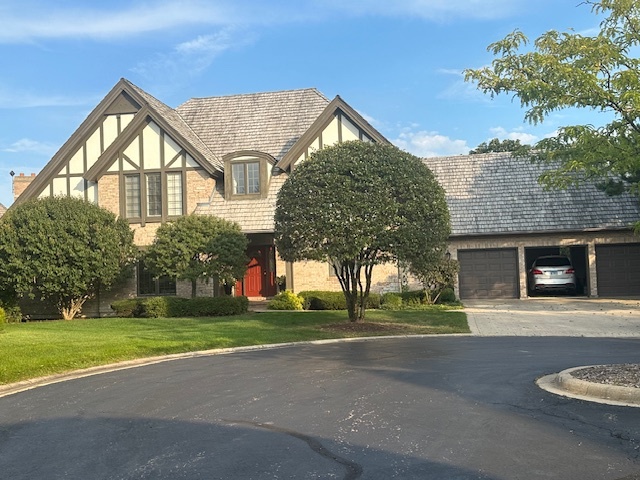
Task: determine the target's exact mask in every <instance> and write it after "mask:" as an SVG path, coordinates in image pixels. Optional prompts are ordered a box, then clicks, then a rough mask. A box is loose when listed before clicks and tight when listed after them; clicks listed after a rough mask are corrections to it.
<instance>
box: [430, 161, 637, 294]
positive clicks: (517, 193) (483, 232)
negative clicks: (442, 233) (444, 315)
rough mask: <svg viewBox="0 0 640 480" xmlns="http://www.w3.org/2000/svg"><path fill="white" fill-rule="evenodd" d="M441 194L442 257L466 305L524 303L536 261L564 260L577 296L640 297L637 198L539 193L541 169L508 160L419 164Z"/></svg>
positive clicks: (590, 191) (591, 191)
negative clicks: (444, 208) (452, 264)
mask: <svg viewBox="0 0 640 480" xmlns="http://www.w3.org/2000/svg"><path fill="white" fill-rule="evenodd" d="M424 162H425V163H426V165H427V166H428V167H429V168H430V169H431V170H432V171H433V172H434V174H435V175H436V176H437V178H438V181H439V182H440V184H441V185H442V186H443V188H444V189H445V192H446V198H447V204H448V206H449V211H450V214H451V229H452V232H451V238H450V243H449V253H450V254H451V256H452V258H457V259H458V261H459V262H460V271H459V275H458V284H457V286H456V289H457V293H458V294H459V296H460V297H461V298H463V299H465V298H526V297H527V296H528V288H527V271H528V270H529V268H530V267H531V264H532V263H533V261H534V260H535V258H536V257H538V256H542V255H553V254H559V253H563V254H567V255H569V256H570V258H571V260H572V263H573V266H574V268H575V270H576V275H577V278H578V283H579V285H578V289H579V292H578V294H582V295H587V296H591V297H598V296H601V297H620V296H640V236H637V235H634V233H633V231H632V229H631V225H632V224H633V223H635V222H638V221H640V204H639V203H638V198H637V197H633V196H631V195H621V196H614V197H611V196H607V195H606V194H605V193H603V192H602V191H600V190H598V189H597V188H596V187H595V186H593V185H590V184H587V185H581V186H578V187H571V188H568V189H566V190H550V191H547V190H544V189H543V188H542V187H541V185H540V184H539V183H538V178H539V177H540V175H541V174H542V173H543V172H544V170H545V167H544V166H543V165H540V164H536V163H532V162H530V161H528V160H525V159H521V158H514V157H513V156H512V155H511V154H509V153H492V154H484V155H468V156H455V157H439V158H427V159H424Z"/></svg>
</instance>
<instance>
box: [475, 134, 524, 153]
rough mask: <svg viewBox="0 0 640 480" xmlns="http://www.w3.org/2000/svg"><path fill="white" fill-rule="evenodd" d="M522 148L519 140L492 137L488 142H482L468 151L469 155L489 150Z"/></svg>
mask: <svg viewBox="0 0 640 480" xmlns="http://www.w3.org/2000/svg"><path fill="white" fill-rule="evenodd" d="M522 148H523V145H521V144H520V140H502V141H500V140H499V139H498V138H494V139H493V140H491V141H490V142H489V143H487V142H483V143H481V144H480V145H478V146H477V147H476V148H475V149H473V150H470V151H469V155H475V154H477V153H490V152H518V151H520V150H521V149H522Z"/></svg>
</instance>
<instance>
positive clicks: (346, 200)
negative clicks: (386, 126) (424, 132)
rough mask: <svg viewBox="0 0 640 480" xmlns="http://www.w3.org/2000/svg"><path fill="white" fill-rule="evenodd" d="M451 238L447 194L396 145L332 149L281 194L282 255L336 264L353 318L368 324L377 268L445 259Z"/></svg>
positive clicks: (296, 173)
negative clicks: (368, 303) (367, 306)
mask: <svg viewBox="0 0 640 480" xmlns="http://www.w3.org/2000/svg"><path fill="white" fill-rule="evenodd" d="M449 233H450V223H449V211H448V208H447V203H446V201H445V195H444V190H443V189H442V187H441V186H440V185H439V184H438V182H437V180H436V179H435V177H434V175H433V174H432V172H431V171H430V170H429V169H428V168H427V167H426V166H425V165H424V164H423V163H422V162H421V161H420V159H419V158H417V157H415V156H413V155H411V154H409V153H406V152H403V151H401V150H399V149H398V148H396V147H394V146H392V145H386V144H378V143H364V142H345V143H341V144H337V145H334V146H330V147H326V148H324V149H322V150H319V151H317V152H315V153H313V154H312V155H311V157H310V158H309V159H308V160H306V161H304V162H302V163H301V164H300V165H298V166H297V167H296V168H295V169H294V170H293V172H292V174H291V176H290V177H289V178H288V179H287V180H286V182H285V183H284V185H283V186H282V188H281V189H280V192H279V193H278V199H277V203H276V213H275V237H276V245H277V247H278V251H279V253H280V256H281V257H282V258H283V259H284V260H286V261H291V262H294V261H300V260H316V261H322V262H330V263H331V265H333V271H334V273H335V275H336V276H337V277H338V280H339V281H340V285H341V287H342V290H343V292H344V294H345V298H346V300H347V308H348V311H349V318H350V320H351V321H360V320H363V319H364V314H365V312H364V308H365V304H366V303H365V302H366V298H367V297H368V295H369V292H370V288H371V278H372V271H373V267H374V266H375V265H378V264H381V263H386V262H392V261H401V262H403V263H405V264H410V263H411V262H412V261H417V260H420V261H421V262H422V263H427V262H428V261H429V260H430V259H433V261H437V259H439V258H440V257H441V256H442V254H443V252H444V251H445V249H446V240H447V238H448V236H449Z"/></svg>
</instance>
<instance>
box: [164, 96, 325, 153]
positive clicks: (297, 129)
mask: <svg viewBox="0 0 640 480" xmlns="http://www.w3.org/2000/svg"><path fill="white" fill-rule="evenodd" d="M329 103H330V102H329V100H328V99H327V98H326V97H325V96H324V95H322V94H321V93H320V92H319V91H318V90H316V89H315V88H307V89H300V90H287V91H279V92H267V93H252V94H244V95H231V96H225V97H207V98H192V99H191V100H188V101H187V102H185V103H183V104H182V105H180V106H179V107H178V108H177V109H176V111H177V112H178V114H180V116H181V117H182V118H183V119H184V120H185V122H187V123H188V124H189V125H190V126H191V128H192V129H193V131H194V132H195V133H196V134H197V135H198V136H199V137H200V138H201V139H202V141H203V142H204V143H206V144H207V146H208V147H209V148H210V149H211V150H212V151H213V152H214V153H215V154H216V155H218V156H220V157H222V156H223V155H225V154H228V153H232V152H237V151H241V150H257V151H261V152H264V153H268V154H269V155H271V156H272V157H274V158H275V159H276V161H278V160H280V159H281V158H282V156H283V155H284V154H285V153H286V152H287V151H288V150H289V149H290V148H291V147H292V146H293V145H294V144H295V143H296V142H297V141H298V139H299V138H300V137H301V136H302V135H303V134H304V133H305V132H306V131H307V130H308V129H309V127H310V126H311V125H312V124H313V122H314V121H315V120H316V119H317V118H318V116H319V115H320V114H321V113H322V112H323V111H324V110H325V108H326V107H327V105H328V104H329Z"/></svg>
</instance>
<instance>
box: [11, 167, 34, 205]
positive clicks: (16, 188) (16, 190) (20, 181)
mask: <svg viewBox="0 0 640 480" xmlns="http://www.w3.org/2000/svg"><path fill="white" fill-rule="evenodd" d="M35 179H36V174H35V173H32V174H31V175H30V176H28V177H27V176H25V174H24V173H20V174H18V175H17V176H14V177H13V201H14V202H15V201H16V199H17V198H18V197H19V196H20V195H22V192H24V190H25V189H26V188H27V187H28V186H29V185H30V184H31V182H33V181H34V180H35Z"/></svg>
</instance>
